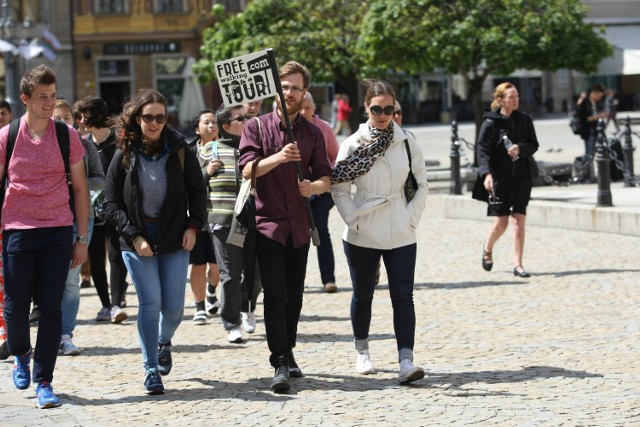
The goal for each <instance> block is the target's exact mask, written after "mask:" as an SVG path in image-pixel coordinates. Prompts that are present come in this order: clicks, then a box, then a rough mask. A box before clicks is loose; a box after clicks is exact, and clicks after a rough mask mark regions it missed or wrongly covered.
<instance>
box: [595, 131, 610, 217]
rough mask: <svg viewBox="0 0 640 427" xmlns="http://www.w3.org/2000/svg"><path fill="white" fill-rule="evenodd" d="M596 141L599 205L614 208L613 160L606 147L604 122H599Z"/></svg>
mask: <svg viewBox="0 0 640 427" xmlns="http://www.w3.org/2000/svg"><path fill="white" fill-rule="evenodd" d="M596 129H597V132H598V136H597V140H596V163H597V165H598V203H597V206H599V207H608V206H613V202H612V201H611V170H610V168H611V158H610V156H609V147H607V145H606V136H605V134H604V120H603V119H599V120H598V126H597V128H596Z"/></svg>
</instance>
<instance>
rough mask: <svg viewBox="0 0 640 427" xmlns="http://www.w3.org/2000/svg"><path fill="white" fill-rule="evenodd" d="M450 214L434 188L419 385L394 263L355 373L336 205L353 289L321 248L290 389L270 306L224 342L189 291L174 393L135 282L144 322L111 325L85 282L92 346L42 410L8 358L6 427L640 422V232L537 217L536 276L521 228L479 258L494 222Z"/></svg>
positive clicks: (85, 321)
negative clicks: (408, 374) (396, 315)
mask: <svg viewBox="0 0 640 427" xmlns="http://www.w3.org/2000/svg"><path fill="white" fill-rule="evenodd" d="M442 210H443V196H440V195H433V196H430V198H429V199H428V208H427V211H426V213H425V215H424V217H423V220H422V223H421V225H420V228H419V248H418V265H417V271H416V291H415V304H416V312H417V319H418V324H417V330H416V346H415V361H416V363H417V364H420V365H421V366H423V367H424V368H425V370H426V372H427V375H426V377H425V379H424V380H422V381H419V382H417V383H416V384H415V385H412V386H400V385H399V384H398V383H397V381H396V376H397V368H398V364H397V360H396V358H397V354H396V349H395V340H394V335H393V328H392V316H391V304H390V300H389V296H388V287H387V285H386V276H385V275H384V272H383V274H382V277H381V284H380V286H379V288H378V290H377V293H376V297H375V299H374V307H373V321H372V326H371V340H372V342H371V353H372V359H373V362H374V365H375V366H376V367H377V368H378V369H379V373H378V374H376V375H371V376H360V375H358V374H355V372H354V363H355V354H354V350H353V345H352V342H351V332H350V331H351V328H350V322H349V301H350V296H351V293H350V291H349V278H348V270H347V267H346V264H345V258H344V254H343V252H342V248H341V242H340V239H339V236H340V235H341V231H342V223H341V221H340V218H339V216H338V214H337V212H336V211H335V210H333V212H332V215H331V219H330V221H331V224H330V226H331V231H332V236H333V245H334V249H335V252H336V268H337V271H336V275H337V282H338V286H339V288H340V291H339V292H338V293H336V294H324V293H323V292H322V291H321V286H320V279H319V273H318V268H317V262H316V256H315V253H314V250H313V248H312V250H311V253H310V257H309V261H310V262H309V270H308V275H307V287H306V294H305V302H304V306H303V312H302V319H301V322H300V328H299V337H298V346H297V347H296V350H295V353H296V359H297V361H298V363H299V364H300V365H301V367H302V369H303V371H304V373H305V376H304V378H301V379H293V380H292V390H291V392H290V393H289V394H284V395H275V394H273V393H272V392H271V391H269V383H270V380H271V377H272V374H273V371H272V369H271V367H270V366H269V364H268V349H267V344H266V341H265V336H264V324H263V323H262V305H259V306H258V310H257V313H258V328H257V331H256V333H255V334H253V335H251V336H248V339H247V340H246V342H245V343H244V344H240V345H237V344H229V343H227V342H226V335H225V334H224V331H223V329H222V326H221V324H220V320H219V318H217V317H216V318H213V319H211V320H210V323H209V325H206V326H196V325H193V324H192V322H191V319H192V316H193V314H194V309H193V305H192V303H191V301H188V302H187V308H186V311H185V319H184V321H183V324H182V325H181V326H180V328H179V330H178V332H177V335H176V336H175V338H174V368H173V371H172V372H171V374H170V375H169V376H167V377H165V378H164V382H165V386H166V388H167V392H166V393H165V394H164V395H161V396H153V397H149V396H146V395H145V394H144V393H143V388H142V381H143V373H142V367H141V365H142V363H141V354H140V348H139V345H138V340H137V334H136V325H135V314H136V310H137V307H136V299H135V294H134V293H133V289H132V288H131V290H130V293H129V295H128V296H127V298H128V303H129V307H128V308H127V311H128V313H129V315H130V320H129V321H127V322H125V323H124V324H123V325H111V324H97V323H96V321H95V320H94V317H95V314H96V313H97V311H98V309H99V308H100V304H99V300H98V297H97V296H96V294H95V290H94V289H93V288H90V289H82V301H81V307H80V314H79V321H78V327H77V329H76V336H75V338H74V342H75V343H76V344H77V345H78V346H80V347H81V348H82V350H83V353H82V355H80V356H76V357H68V356H60V357H59V358H58V363H57V368H56V372H55V379H54V387H55V389H56V391H57V392H58V394H59V396H60V398H61V401H62V403H63V406H62V407H60V408H56V409H50V410H38V409H35V406H34V405H35V398H34V392H33V389H32V388H31V389H29V390H26V391H16V390H15V388H14V387H13V385H12V383H11V379H10V374H11V363H10V362H9V361H5V362H1V363H0V425H3V426H17V425H20V426H49V425H60V426H81V425H82V426H84V425H86V426H111V425H122V424H129V425H160V426H165V425H166V426H169V425H170V426H183V425H184V426H186V425H205V424H206V425H213V424H215V425H221V426H228V425H246V426H254V425H255V426H258V425H260V426H265V425H267V426H269V425H292V426H293V425H296V426H297V425H302V426H314V425H326V426H334V425H335V426H337V425H340V426H343V425H354V426H369V425H376V426H379V425H398V424H403V425H422V426H427V425H429V426H435V425H443V426H450V425H491V426H493V425H500V426H559V425H563V426H591V425H593V426H631V425H640V366H639V364H638V363H637V362H638V353H639V352H640V344H639V342H638V337H639V332H640V320H639V318H638V306H639V303H640V296H639V293H638V292H637V288H634V286H638V277H640V275H639V274H638V273H639V272H640V265H639V263H638V259H640V258H639V257H638V249H639V247H640V245H639V244H640V239H639V238H637V237H630V236H625V235H612V234H605V233H591V232H582V231H571V230H563V229H553V228H540V227H529V228H528V229H527V233H528V234H527V243H526V248H525V266H526V267H527V269H528V270H529V271H530V272H531V273H533V277H531V278H530V279H528V280H527V279H519V278H516V277H514V276H513V274H512V262H511V259H510V258H511V245H512V243H511V242H512V240H511V230H508V231H507V234H505V236H504V237H503V239H502V240H501V241H499V242H498V244H497V245H496V247H495V249H494V260H495V266H494V271H492V272H491V273H486V272H484V271H483V270H482V268H481V267H480V257H481V247H482V241H483V239H484V236H485V233H486V231H487V227H488V225H489V224H488V223H487V222H483V221H473V220H447V219H444V217H443V214H442ZM383 270H384V269H383ZM187 295H188V299H189V300H190V297H189V292H187ZM32 332H33V334H34V339H35V328H32Z"/></svg>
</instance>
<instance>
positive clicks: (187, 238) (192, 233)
mask: <svg viewBox="0 0 640 427" xmlns="http://www.w3.org/2000/svg"><path fill="white" fill-rule="evenodd" d="M195 244H196V230H194V229H193V228H191V227H189V228H187V229H186V230H184V233H182V249H184V250H185V251H190V250H191V249H193V247H194V246H195Z"/></svg>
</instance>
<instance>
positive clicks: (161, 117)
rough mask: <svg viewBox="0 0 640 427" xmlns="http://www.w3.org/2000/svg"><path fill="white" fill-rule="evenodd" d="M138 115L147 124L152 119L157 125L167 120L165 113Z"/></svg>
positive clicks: (151, 121)
mask: <svg viewBox="0 0 640 427" xmlns="http://www.w3.org/2000/svg"><path fill="white" fill-rule="evenodd" d="M140 117H141V118H142V121H143V122H145V123H146V124H148V125H150V124H151V123H153V121H154V120H155V121H156V123H157V124H159V125H161V124H164V123H165V122H166V121H167V115H166V114H156V115H155V116H154V115H153V114H143V115H142V116H140Z"/></svg>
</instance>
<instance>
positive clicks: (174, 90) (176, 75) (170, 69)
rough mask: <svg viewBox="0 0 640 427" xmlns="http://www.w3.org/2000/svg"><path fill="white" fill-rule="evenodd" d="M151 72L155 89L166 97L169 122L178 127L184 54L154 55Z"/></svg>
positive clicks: (185, 60) (182, 87) (185, 61)
mask: <svg viewBox="0 0 640 427" xmlns="http://www.w3.org/2000/svg"><path fill="white" fill-rule="evenodd" d="M153 64H154V66H153V72H154V77H155V81H156V89H157V90H158V92H160V93H161V94H163V95H164V96H165V98H167V104H169V105H167V110H168V113H169V118H170V120H171V122H172V123H171V124H172V125H173V126H175V127H177V128H180V127H181V126H180V121H179V120H178V113H179V111H178V108H179V106H180V101H181V100H182V94H183V91H184V81H185V76H184V74H183V73H184V71H185V67H186V65H187V57H186V56H155V58H154V61H153Z"/></svg>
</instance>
